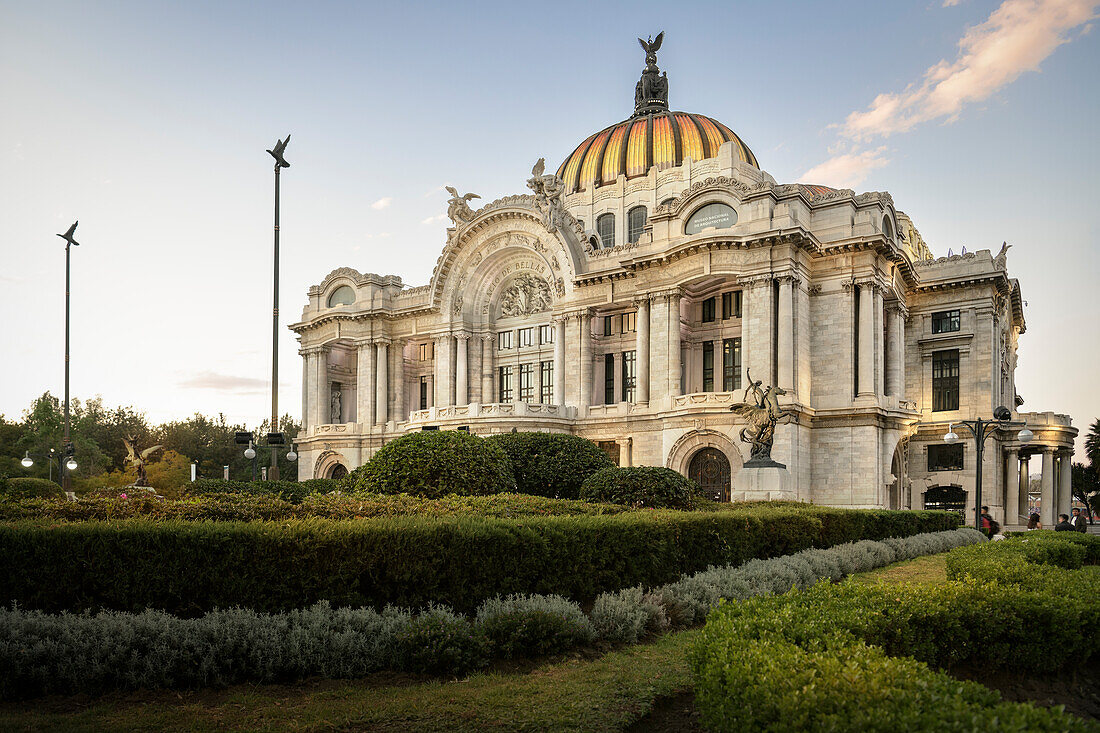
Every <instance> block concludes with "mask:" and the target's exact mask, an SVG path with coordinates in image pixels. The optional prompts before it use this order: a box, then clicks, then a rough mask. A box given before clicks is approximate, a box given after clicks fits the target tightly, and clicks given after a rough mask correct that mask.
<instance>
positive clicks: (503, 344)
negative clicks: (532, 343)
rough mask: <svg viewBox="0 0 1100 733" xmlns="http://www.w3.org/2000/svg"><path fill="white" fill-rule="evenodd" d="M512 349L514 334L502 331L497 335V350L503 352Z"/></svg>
mask: <svg viewBox="0 0 1100 733" xmlns="http://www.w3.org/2000/svg"><path fill="white" fill-rule="evenodd" d="M510 348H512V332H511V331H501V332H500V333H498V334H497V349H498V350H500V351H503V350H504V349H510Z"/></svg>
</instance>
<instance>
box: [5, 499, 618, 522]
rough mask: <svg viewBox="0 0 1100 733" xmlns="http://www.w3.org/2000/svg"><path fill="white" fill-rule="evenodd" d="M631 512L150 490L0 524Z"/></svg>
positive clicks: (40, 502) (53, 503)
mask: <svg viewBox="0 0 1100 733" xmlns="http://www.w3.org/2000/svg"><path fill="white" fill-rule="evenodd" d="M626 511H631V509H630V508H629V507H625V506H620V505H616V504H592V503H589V502H584V501H577V500H567V499H547V498H545V497H541V496H525V495H521V494H494V495H492V496H458V495H455V494H452V495H450V496H444V497H441V498H439V499H426V498H424V497H421V496H410V495H408V494H366V493H356V494H339V493H336V494H310V495H308V496H305V497H303V498H302V499H301V501H299V502H298V503H292V502H289V501H287V500H285V499H282V498H280V497H278V496H274V495H270V494H267V495H254V494H247V493H236V494H204V495H201V496H196V497H188V498H184V499H165V498H162V497H157V496H153V495H151V494H147V493H145V492H141V493H131V495H129V496H128V498H126V499H122V498H119V497H118V496H113V497H111V498H82V499H77V500H76V501H67V500H64V499H62V500H57V499H22V500H12V501H5V500H3V499H0V521H14V520H18V519H35V518H42V519H60V520H65V521H72V522H77V521H88V520H117V519H134V518H146V519H151V520H154V521H165V520H169V519H183V520H188V521H218V522H249V521H255V520H262V521H282V520H284V519H310V518H325V519H362V518H368V517H396V516H405V515H410V514H432V515H437V516H441V515H466V514H478V515H482V516H489V517H524V516H556V515H575V514H620V513H622V512H626Z"/></svg>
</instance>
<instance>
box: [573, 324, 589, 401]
mask: <svg viewBox="0 0 1100 733" xmlns="http://www.w3.org/2000/svg"><path fill="white" fill-rule="evenodd" d="M577 325H578V326H579V327H580V358H581V373H580V374H581V380H580V381H581V385H580V387H581V389H580V400H579V402H578V404H580V405H583V406H585V407H587V406H588V405H590V404H592V315H591V314H590V313H589V312H588V311H587V310H585V311H584V312H582V313H581V314H580V315H579V316H578V318H577Z"/></svg>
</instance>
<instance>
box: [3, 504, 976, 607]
mask: <svg viewBox="0 0 1100 733" xmlns="http://www.w3.org/2000/svg"><path fill="white" fill-rule="evenodd" d="M957 523H958V515H955V514H952V513H948V512H890V511H864V510H843V509H826V508H821V507H813V506H809V505H767V504H763V505H756V506H750V507H745V508H741V509H736V508H735V509H731V510H728V511H721V512H692V513H684V512H670V511H652V512H648V511H647V512H629V513H623V514H617V515H602V516H576V517H529V518H523V519H493V518H485V517H430V516H416V517H396V518H388V519H367V520H355V521H335V520H320V519H314V520H289V521H285V522H279V523H274V522H250V523H240V522H180V521H163V522H151V521H148V520H137V519H135V520H122V521H115V522H85V523H80V524H61V525H55V524H50V523H47V522H45V521H21V522H11V523H7V524H2V525H0V557H3V558H4V563H3V564H2V565H0V605H10V604H11V603H13V602H14V603H18V604H19V605H20V606H22V607H24V608H32V609H42V610H47V611H63V610H70V611H83V610H85V609H93V610H94V609H101V608H103V609H115V610H123V611H134V612H136V611H142V610H144V609H146V608H155V609H162V610H166V611H170V612H172V613H177V614H182V615H187V616H193V615H197V614H200V613H203V612H206V611H210V610H212V609H214V608H228V607H232V606H247V607H251V608H254V609H256V610H258V611H285V610H290V609H293V608H302V607H305V606H309V605H311V604H313V603H316V602H318V601H322V600H328V601H330V602H332V603H333V604H334V605H337V606H371V607H376V608H381V607H382V606H385V605H386V604H390V603H392V604H397V605H401V606H407V607H411V608H421V607H424V606H426V605H428V604H429V603H432V602H435V603H443V604H447V605H449V606H451V607H452V608H455V609H457V610H460V611H462V612H469V611H472V610H474V609H475V608H476V607H477V606H478V605H479V604H480V603H481V602H482V601H484V600H485V599H487V598H491V597H493V596H496V595H498V594H499V595H509V594H513V593H539V594H558V595H562V596H565V597H568V598H572V599H574V600H578V601H586V600H591V599H593V598H595V596H596V595H598V594H599V593H602V592H604V591H611V590H618V589H621V588H627V587H632V586H636V585H644V586H653V585H659V584H661V583H668V582H671V581H673V580H675V579H677V578H679V577H680V576H681V575H683V574H685V573H690V572H694V571H697V570H700V569H702V568H705V567H707V566H710V565H722V564H740V563H742V562H745V561H746V560H750V559H753V558H758V557H774V556H777V555H784V554H790V553H792V552H798V551H799V550H803V549H806V548H809V547H826V546H831V545H834V544H840V543H842V542H845V541H850V540H853V539H859V538H863V537H871V538H882V537H900V536H908V535H912V534H917V533H920V532H928V531H935V530H942V529H947V528H951V527H954V526H955V525H956V524H957Z"/></svg>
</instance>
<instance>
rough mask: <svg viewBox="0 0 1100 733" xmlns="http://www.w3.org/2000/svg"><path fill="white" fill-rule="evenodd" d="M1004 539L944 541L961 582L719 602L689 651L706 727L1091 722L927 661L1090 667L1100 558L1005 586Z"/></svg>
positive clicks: (827, 588) (1012, 551) (1036, 726)
mask: <svg viewBox="0 0 1100 733" xmlns="http://www.w3.org/2000/svg"><path fill="white" fill-rule="evenodd" d="M1052 534H1053V533H1052ZM1064 534H1068V533H1064ZM1040 541H1041V542H1045V541H1047V540H1040ZM1012 542H1013V541H1012V540H1009V541H1005V542H994V543H982V544H980V545H974V546H971V547H967V548H962V549H958V550H954V551H952V553H951V554H950V555H949V556H948V558H949V559H948V562H949V567H951V566H954V568H955V570H954V571H951V572H953V573H954V574H956V575H958V576H959V577H965V578H966V579H967V580H966V582H952V583H948V584H946V585H942V586H930V587H922V586H907V587H900V588H899V587H890V588H884V587H877V586H858V585H853V584H841V585H832V584H820V585H817V586H815V587H814V588H812V589H810V590H807V591H803V592H797V591H792V592H791V593H789V594H787V595H784V596H774V597H768V598H754V599H750V600H748V601H745V602H743V603H739V604H724V605H723V606H722V607H720V608H719V610H718V611H716V612H715V613H714V614H712V615H711V616H710V618H709V619H708V622H707V626H706V628H705V629H704V631H703V633H702V635H701V637H700V639H699V641H698V643H697V645H696V646H695V648H694V649H693V650H692V653H691V663H692V667H693V670H694V672H695V675H696V695H697V701H698V704H699V708H700V710H701V712H702V714H703V720H704V722H705V724H706V725H707V726H708V727H709V728H711V729H713V730H755V729H761V730H763V729H767V730H773V731H795V730H807V729H814V730H835V731H891V732H893V731H898V730H919V731H925V730H976V731H986V730H988V731H994V730H1020V731H1022V730H1037V731H1077V730H1097V727H1096V725H1095V723H1087V722H1085V721H1081V720H1078V719H1076V718H1074V717H1073V716H1069V715H1065V714H1063V713H1061V712H1060V711H1057V710H1045V709H1042V708H1037V707H1035V706H1033V705H1030V704H1015V703H1004V702H1002V701H1001V700H1000V696H999V694H998V693H996V692H993V691H991V690H989V689H987V688H985V687H983V686H981V685H979V684H976V683H972V682H961V681H959V680H957V679H954V678H952V677H950V676H949V675H947V674H945V673H943V672H939V671H936V670H935V669H932V668H930V667H929V666H927V665H932V666H934V667H939V668H943V669H951V668H955V667H960V668H976V669H985V670H991V669H1003V670H1010V671H1017V672H1030V673H1036V674H1038V673H1043V672H1049V671H1055V670H1071V669H1076V668H1086V667H1088V666H1089V665H1090V664H1093V663H1095V660H1096V659H1098V658H1100V639H1096V637H1095V635H1093V634H1084V633H1083V630H1086V629H1095V628H1097V624H1098V623H1100V605H1098V604H1097V603H1096V600H1095V599H1096V595H1095V594H1096V586H1095V584H1094V582H1093V581H1092V580H1090V578H1095V577H1096V573H1095V571H1096V570H1097V568H1091V567H1090V568H1085V569H1083V570H1077V571H1072V570H1065V569H1061V568H1056V567H1055V566H1051V567H1052V568H1055V569H1056V570H1058V571H1059V572H1061V573H1065V574H1067V576H1075V577H1063V578H1062V580H1063V581H1067V582H1064V583H1059V584H1057V585H1050V584H1048V583H1047V582H1046V579H1045V578H1043V577H1041V576H1039V577H1036V576H1035V575H1034V574H1033V573H1032V574H1030V575H1028V574H1021V575H1018V576H1015V577H1016V578H1017V580H1018V581H1019V585H1005V584H1003V582H1004V580H1005V577H1006V576H1012V575H1013V574H1014V573H1015V569H1014V566H1015V565H1019V564H1020V563H1021V557H1022V555H1023V553H1024V552H1025V551H1026V550H1022V549H1019V548H1013V547H1012V544H1011V543H1012ZM1032 542H1035V540H1034V539H1033V540H1032ZM1067 544H1069V543H1067ZM1043 554H1044V556H1045V557H1048V558H1049V557H1054V556H1059V553H1057V552H1052V553H1043ZM959 558H962V559H961V560H959ZM1071 563H1072V561H1071ZM1023 564H1025V565H1026V564H1031V563H1028V562H1027V561H1023ZM964 566H965V567H966V568H969V569H970V570H971V571H977V572H978V573H979V574H985V575H986V576H993V575H996V573H995V572H993V570H992V568H994V567H996V566H1000V567H1001V568H1002V571H1001V572H1002V576H1001V577H987V580H995V581H997V582H986V580H979V579H977V578H976V577H975V576H974V574H973V573H968V572H967V570H965V569H964ZM1038 566H1039V565H1038V564H1033V567H1032V570H1033V569H1034V568H1035V567H1038ZM900 657H912V658H913V659H909V658H900Z"/></svg>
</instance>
